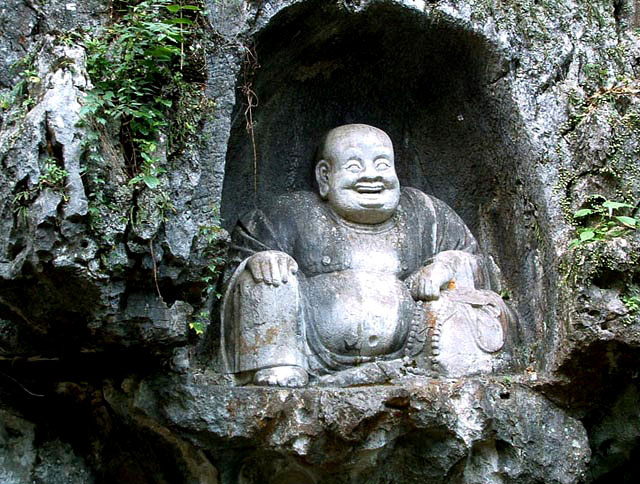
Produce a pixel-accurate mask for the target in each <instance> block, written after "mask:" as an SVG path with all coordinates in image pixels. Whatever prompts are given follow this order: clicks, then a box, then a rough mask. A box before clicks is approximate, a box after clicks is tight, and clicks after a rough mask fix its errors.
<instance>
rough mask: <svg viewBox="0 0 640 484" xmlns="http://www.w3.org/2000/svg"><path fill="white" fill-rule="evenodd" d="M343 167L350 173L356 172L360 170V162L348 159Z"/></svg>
mask: <svg viewBox="0 0 640 484" xmlns="http://www.w3.org/2000/svg"><path fill="white" fill-rule="evenodd" d="M344 169H345V170H347V171H350V172H352V173H357V172H359V171H360V170H362V165H361V164H360V162H359V161H358V160H349V161H347V163H346V164H345V165H344Z"/></svg>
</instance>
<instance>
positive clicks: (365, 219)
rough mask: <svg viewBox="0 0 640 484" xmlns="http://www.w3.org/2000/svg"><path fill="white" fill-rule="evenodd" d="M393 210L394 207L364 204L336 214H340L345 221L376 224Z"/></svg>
mask: <svg viewBox="0 0 640 484" xmlns="http://www.w3.org/2000/svg"><path fill="white" fill-rule="evenodd" d="M394 212H395V207H394V208H385V207H384V206H377V207H366V206H364V207H361V208H358V209H353V210H349V211H347V212H343V213H338V215H341V216H342V218H344V219H345V220H346V221H347V222H353V223H357V224H363V225H377V224H381V223H383V222H386V221H387V220H389V219H390V218H391V216H392V215H393V213H394Z"/></svg>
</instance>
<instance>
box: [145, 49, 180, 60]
mask: <svg viewBox="0 0 640 484" xmlns="http://www.w3.org/2000/svg"><path fill="white" fill-rule="evenodd" d="M178 52H179V51H178ZM174 54H176V51H175V50H174V49H170V48H169V47H156V48H155V49H149V50H147V51H145V55H150V56H151V57H157V58H159V59H167V60H169V59H171V57H172V56H173V55H174Z"/></svg>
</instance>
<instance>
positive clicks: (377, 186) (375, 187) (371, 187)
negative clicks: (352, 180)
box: [353, 182, 384, 194]
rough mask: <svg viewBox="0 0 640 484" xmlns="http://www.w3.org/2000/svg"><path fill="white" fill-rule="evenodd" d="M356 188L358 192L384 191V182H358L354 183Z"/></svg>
mask: <svg viewBox="0 0 640 484" xmlns="http://www.w3.org/2000/svg"><path fill="white" fill-rule="evenodd" d="M353 188H354V190H355V191H356V192H358V193H365V194H368V193H374V194H375V193H382V191H383V190H384V184H383V183H379V182H377V183H356V184H355V185H354V187H353Z"/></svg>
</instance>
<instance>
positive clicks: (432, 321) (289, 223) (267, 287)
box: [221, 124, 515, 387]
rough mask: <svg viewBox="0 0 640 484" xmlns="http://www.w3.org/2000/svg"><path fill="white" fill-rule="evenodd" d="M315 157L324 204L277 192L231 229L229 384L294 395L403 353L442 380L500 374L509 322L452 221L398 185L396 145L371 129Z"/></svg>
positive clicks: (462, 229) (470, 243) (353, 130)
mask: <svg viewBox="0 0 640 484" xmlns="http://www.w3.org/2000/svg"><path fill="white" fill-rule="evenodd" d="M318 158H319V161H318V162H317V164H316V181H317V183H318V187H319V194H320V197H317V196H315V195H314V194H311V193H307V192H299V193H294V194H292V195H291V196H288V197H285V196H283V197H280V198H278V199H277V200H276V201H275V202H274V203H273V205H272V206H270V207H267V208H265V210H264V211H260V210H256V211H253V212H251V213H249V214H248V215H246V216H243V217H241V218H240V222H239V224H238V226H237V227H236V229H235V230H234V232H233V233H232V241H233V246H232V251H231V252H230V257H231V259H232V263H231V264H230V266H229V274H232V275H231V276H230V280H229V281H228V288H227V290H226V294H225V300H224V302H223V307H222V337H221V353H222V355H223V358H224V367H225V368H226V369H227V371H229V372H231V373H236V374H238V381H239V383H241V382H243V381H246V380H247V379H249V381H253V382H255V383H258V384H267V385H280V386H294V387H295V386H303V385H306V384H307V382H308V378H307V373H309V374H311V375H322V374H324V373H328V372H335V371H339V370H346V369H349V367H352V366H356V365H358V364H362V363H367V362H371V361H376V360H379V359H386V360H393V359H397V358H401V357H403V356H415V357H418V358H419V359H420V357H422V358H421V360H422V363H416V364H417V365H419V366H427V368H425V369H430V370H432V371H433V372H435V373H442V374H443V375H447V376H464V375H469V374H473V373H487V372H492V371H494V370H497V369H498V368H499V366H500V365H498V364H496V362H495V361H494V360H496V358H495V354H497V353H498V352H500V350H502V349H503V347H504V346H505V342H506V341H507V334H508V333H510V332H513V330H514V327H513V326H514V325H515V318H514V317H513V314H512V313H511V311H510V310H509V309H508V308H507V307H506V305H505V304H504V302H503V301H502V299H501V298H500V297H499V296H498V295H497V294H495V293H492V292H491V291H490V290H488V289H489V286H488V283H489V278H488V275H487V271H486V268H485V265H484V261H483V259H482V257H481V255H480V253H479V250H478V245H477V242H476V241H475V239H474V238H473V236H472V235H471V233H470V232H469V229H468V228H467V227H466V226H465V225H464V223H463V222H462V221H461V220H460V218H459V217H458V216H457V215H456V214H455V213H454V212H453V211H452V210H451V209H450V208H449V207H448V206H447V205H446V204H444V203H443V202H442V201H440V200H438V199H436V198H433V197H429V196H427V195H425V194H424V193H422V192H420V191H418V190H415V189H407V190H403V191H402V192H401V191H400V186H399V181H398V178H397V175H396V173H395V168H394V150H393V145H392V143H391V140H390V139H389V137H388V136H387V135H386V133H384V132H383V131H381V130H379V129H377V128H374V127H371V126H367V125H362V124H351V125H345V126H341V127H338V128H334V129H332V130H331V131H329V132H328V133H327V134H326V135H325V137H324V138H323V141H322V143H321V145H320V151H319V154H318ZM238 264H239V265H238ZM429 301H433V302H429ZM425 303H426V304H425ZM430 332H431V333H432V334H428V333H430ZM436 333H437V335H435V334H436ZM424 355H431V361H430V363H432V364H430V365H425V362H426V361H427V360H426V359H425V358H424ZM506 359H508V358H505V359H503V360H506ZM503 366H504V365H503ZM436 367H437V369H436ZM253 373H255V375H254V374H253ZM351 374H352V373H351V372H346V373H345V374H344V375H343V376H342V377H341V379H342V380H345V379H347V378H348V376H349V375H351ZM362 375H363V374H360V375H358V381H359V382H360V383H362ZM375 378H376V379H377V378H378V377H375Z"/></svg>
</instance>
